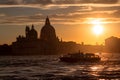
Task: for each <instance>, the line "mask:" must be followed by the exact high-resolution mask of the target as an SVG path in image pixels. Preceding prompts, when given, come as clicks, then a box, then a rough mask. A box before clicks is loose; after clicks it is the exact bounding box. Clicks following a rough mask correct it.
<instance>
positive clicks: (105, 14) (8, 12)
mask: <svg viewBox="0 0 120 80" xmlns="http://www.w3.org/2000/svg"><path fill="white" fill-rule="evenodd" d="M119 9H120V0H69V1H68V0H62V1H61V0H34V1H32V0H19V1H18V0H1V1H0V44H5V43H7V44H11V43H12V42H13V41H15V40H16V37H17V36H18V35H23V36H25V26H26V25H29V26H31V25H32V24H34V25H35V29H36V30H37V31H38V34H39V33H40V30H41V28H42V26H43V25H44V21H45V18H46V16H47V15H48V16H49V18H50V20H51V23H52V25H53V26H54V28H55V29H56V33H57V35H58V37H59V38H60V39H61V38H62V39H63V40H64V41H75V42H77V43H81V42H84V43H85V44H96V42H97V43H98V44H104V40H105V39H106V38H108V37H110V36H116V37H120V35H119V34H120V32H119V30H120V26H119V25H120V10H119ZM97 19H100V25H101V26H102V27H103V32H102V33H101V34H99V35H96V34H95V33H94V32H93V30H92V29H93V27H94V26H95V25H94V24H93V23H91V22H92V21H94V20H97ZM38 37H39V36H38Z"/></svg>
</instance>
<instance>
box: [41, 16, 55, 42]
mask: <svg viewBox="0 0 120 80" xmlns="http://www.w3.org/2000/svg"><path fill="white" fill-rule="evenodd" d="M40 39H41V40H55V39H56V33H55V29H54V27H53V26H51V24H50V21H49V18H48V17H47V18H46V22H45V25H44V26H43V28H42V29H41V34H40Z"/></svg>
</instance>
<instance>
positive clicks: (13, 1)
mask: <svg viewBox="0 0 120 80" xmlns="http://www.w3.org/2000/svg"><path fill="white" fill-rule="evenodd" d="M117 2H118V0H1V1H0V4H1V5H18V4H25V5H29V4H39V5H49V4H81V3H102V4H114V3H117Z"/></svg>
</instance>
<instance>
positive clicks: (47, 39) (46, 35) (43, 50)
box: [12, 17, 59, 55]
mask: <svg viewBox="0 0 120 80" xmlns="http://www.w3.org/2000/svg"><path fill="white" fill-rule="evenodd" d="M58 46H59V39H58V37H57V36H56V32H55V29H54V27H53V26H52V25H51V24H50V20H49V18H48V17H47V18H46V21H45V25H44V26H43V27H42V29H41V33H40V37H38V33H37V31H36V30H35V29H34V25H32V26H31V29H30V27H29V26H26V29H25V37H24V36H21V35H19V36H18V37H17V38H16V41H15V42H13V43H12V51H13V53H14V55H18V54H21V55H24V54H25V55H26V54H27V55H31V54H44V55H45V54H57V53H58Z"/></svg>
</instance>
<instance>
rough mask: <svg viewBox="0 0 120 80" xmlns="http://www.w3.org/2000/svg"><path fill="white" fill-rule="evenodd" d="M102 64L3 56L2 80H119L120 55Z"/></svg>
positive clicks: (110, 56) (0, 61)
mask: <svg viewBox="0 0 120 80" xmlns="http://www.w3.org/2000/svg"><path fill="white" fill-rule="evenodd" d="M101 56H102V60H103V61H102V62H100V63H64V62H59V59H58V56H16V57H15V56H14V57H13V56H6V57H4V56H1V57H0V80H106V79H107V80H120V55H119V54H110V53H109V54H107V53H104V54H102V55H101Z"/></svg>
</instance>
